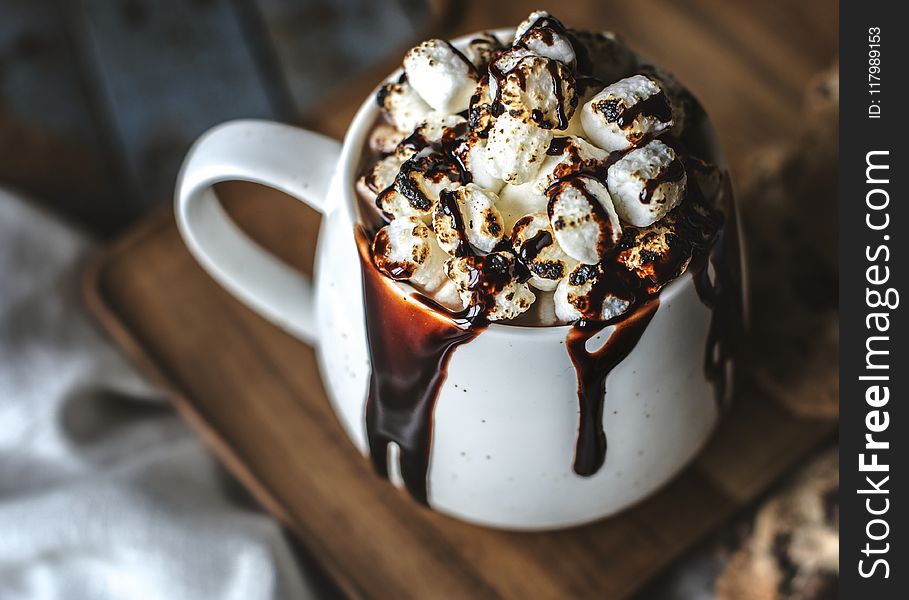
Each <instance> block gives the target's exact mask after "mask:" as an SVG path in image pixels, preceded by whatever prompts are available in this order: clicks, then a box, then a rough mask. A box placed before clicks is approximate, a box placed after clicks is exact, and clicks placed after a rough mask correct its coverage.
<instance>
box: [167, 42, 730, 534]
mask: <svg viewBox="0 0 909 600" xmlns="http://www.w3.org/2000/svg"><path fill="white" fill-rule="evenodd" d="M496 33H497V34H498V35H500V36H501V39H508V38H510V36H511V35H512V33H513V31H512V30H502V31H498V32H496ZM472 37H473V36H466V37H464V38H461V39H459V40H455V41H454V42H453V44H454V45H455V46H456V47H462V46H463V45H464V44H465V43H466V42H467V41H468V40H469V39H471V38H472ZM378 118H379V110H378V107H377V106H376V103H375V101H374V100H373V97H372V96H370V97H369V98H367V99H366V100H365V101H364V102H363V105H362V106H361V107H360V109H359V111H358V112H357V114H356V116H355V117H354V120H353V122H352V123H351V125H350V128H349V129H348V131H347V134H346V136H345V139H344V142H343V144H339V143H338V142H336V141H335V140H332V139H329V138H326V137H324V136H322V135H319V134H316V133H313V132H309V131H304V130H301V129H297V128H294V127H290V126H286V125H280V124H277V123H270V122H265V121H254V120H244V121H234V122H230V123H225V124H223V125H220V126H218V127H215V128H214V129H212V130H211V131H209V132H207V133H206V134H204V135H203V136H202V137H201V138H200V139H199V140H198V141H197V142H196V144H195V145H194V146H193V148H192V149H191V150H190V152H189V154H188V156H187V157H186V160H185V162H184V164H183V168H182V171H181V173H180V177H179V180H178V184H177V192H176V207H175V210H176V216H177V223H178V225H179V228H180V232H181V234H182V236H183V238H184V240H185V242H186V244H187V246H188V247H189V249H190V251H191V252H192V254H193V255H194V256H195V258H196V259H197V260H198V261H199V262H200V263H201V265H202V266H203V267H204V268H205V269H206V270H207V271H208V272H209V273H210V274H211V276H212V277H214V278H215V279H216V280H217V281H218V282H219V283H220V284H221V285H222V286H224V287H225V288H226V289H227V290H228V291H230V292H231V293H232V294H234V295H235V296H236V297H237V298H239V299H240V300H242V301H243V302H245V303H246V304H247V305H248V306H250V307H251V308H252V309H253V310H255V311H256V312H258V313H259V314H261V315H262V316H264V317H265V318H267V319H270V320H271V321H273V322H274V323H275V324H277V325H279V326H280V327H282V328H284V329H285V330H287V331H288V332H290V333H291V334H292V335H294V336H296V337H298V338H299V339H300V340H302V341H303V342H305V343H308V344H312V345H314V346H315V347H316V349H317V356H318V360H319V366H320V369H321V373H322V376H323V379H324V382H325V388H326V390H327V391H328V395H329V398H330V400H331V403H332V406H333V408H334V411H335V413H336V414H337V416H338V418H339V420H340V421H341V423H342V425H343V426H344V429H345V430H346V432H347V434H348V435H349V436H350V438H351V440H353V442H354V444H355V445H356V446H357V448H358V449H359V450H360V451H361V452H362V453H363V454H365V455H368V454H369V440H368V436H367V426H366V413H367V393H368V386H369V382H370V373H371V362H370V353H369V345H368V341H367V327H366V322H365V319H364V310H365V309H364V283H365V282H364V278H363V276H362V274H361V271H362V269H361V266H362V264H363V263H362V261H361V256H362V255H361V253H360V251H359V250H358V239H357V238H358V237H359V236H357V235H356V233H355V232H356V231H357V227H358V211H357V195H356V192H355V189H354V184H355V181H356V179H357V176H358V175H359V168H360V165H361V162H362V159H363V156H364V148H365V146H366V143H367V136H368V134H369V132H370V129H371V128H372V127H373V125H374V124H375V123H376V121H377V119H378ZM711 137H713V136H712V134H711ZM713 139H715V137H713ZM713 145H714V146H716V144H715V143H714V144H713ZM713 154H714V156H711V158H712V159H713V160H714V161H715V162H717V163H718V164H721V165H722V164H723V163H722V157H721V155H720V151H719V149H718V148H714V150H713ZM229 180H244V181H252V182H257V183H260V184H264V185H266V186H270V187H273V188H276V189H278V190H280V191H283V192H285V193H287V194H290V195H291V196H294V197H296V198H297V199H299V200H301V201H303V202H305V203H306V204H308V205H309V206H311V207H313V208H315V209H316V210H318V211H319V212H321V213H322V215H323V220H322V229H321V231H320V234H319V243H318V245H319V247H318V252H317V258H316V266H315V275H314V281H310V280H309V278H308V277H307V276H305V275H304V274H302V273H299V272H296V271H294V270H292V269H290V268H289V267H288V266H286V265H285V264H283V263H282V262H280V261H279V260H278V259H277V258H275V257H273V256H271V255H270V254H268V253H266V252H265V251H264V250H263V249H261V248H260V247H259V246H257V245H256V244H255V243H253V242H252V241H251V240H250V239H249V238H248V237H247V236H246V235H245V234H244V233H243V232H242V231H241V230H240V229H239V228H238V227H237V226H236V225H235V224H234V223H233V222H232V221H231V220H230V218H229V217H228V216H227V214H226V212H225V211H224V210H223V208H222V207H221V205H220V204H219V202H218V200H217V198H216V196H215V194H214V191H213V189H212V186H213V185H214V184H215V183H218V182H222V181H229ZM728 201H729V203H730V206H731V202H732V200H731V198H729V199H728ZM730 228H731V229H733V230H735V232H737V230H738V224H737V223H736V222H735V219H734V218H733V219H729V220H728V222H727V226H726V229H727V230H729V229H730ZM726 237H727V238H734V243H736V244H737V236H726ZM359 243H360V244H362V239H361V240H360V241H359ZM735 260H738V258H736V259H735ZM366 267H367V268H368V269H372V266H371V265H369V264H367V265H366ZM690 269H692V268H690ZM373 270H374V269H373ZM704 274H705V276H706V268H705V270H704ZM368 275H369V273H367V276H368ZM699 279H701V278H699V277H698V276H697V274H696V273H695V274H693V275H688V274H685V275H682V276H680V277H679V278H678V279H676V280H674V281H672V282H671V283H669V284H668V285H667V286H666V287H664V288H663V289H662V290H661V291H660V293H659V296H658V307H655V306H653V305H650V306H649V307H647V306H645V307H642V308H640V309H639V312H642V313H644V312H646V313H648V314H646V315H644V317H643V318H638V319H636V320H637V321H644V323H643V326H642V327H641V331H638V332H636V335H632V337H634V338H635V340H634V341H635V342H636V344H630V346H629V350H630V352H628V354H627V356H624V358H623V360H621V362H619V363H618V364H617V365H616V366H615V367H614V368H613V369H612V370H611V372H610V373H609V376H608V378H607V379H606V384H605V394H606V395H605V398H606V400H605V403H602V402H601V403H600V405H601V407H598V408H596V409H595V410H594V411H593V413H592V414H593V416H594V418H595V419H596V421H597V422H596V423H593V427H594V430H595V431H603V432H605V436H606V440H608V455H607V457H606V460H605V463H604V464H602V466H601V467H600V468H599V469H598V470H596V471H595V472H593V473H592V474H588V475H587V476H581V475H579V474H578V473H576V472H575V469H574V468H573V465H574V464H575V458H576V452H577V451H578V447H579V446H578V444H579V442H578V439H579V429H580V428H583V427H584V426H585V425H584V424H583V423H581V421H582V420H583V417H584V415H583V411H582V410H581V409H580V408H579V391H578V390H579V383H578V372H579V370H578V371H576V368H575V364H573V362H572V358H571V356H570V355H569V351H568V350H567V348H566V345H567V344H568V341H569V337H570V336H571V335H572V332H573V331H574V330H573V328H572V327H571V326H568V325H564V326H550V327H525V326H515V325H506V324H498V323H492V324H490V325H489V326H488V327H486V328H485V329H484V330H483V331H482V332H475V334H473V335H471V336H470V337H471V339H470V341H469V342H468V343H461V344H460V345H457V347H454V348H453V349H452V348H449V349H448V351H447V353H445V356H444V358H445V359H447V360H448V362H447V366H446V364H445V360H441V361H440V360H438V359H439V356H440V355H439V353H436V355H435V356H431V355H430V356H426V357H424V358H425V360H422V361H416V362H415V364H413V365H409V366H410V368H412V369H414V376H415V377H421V378H424V379H425V378H432V376H434V375H438V376H440V377H441V384H440V385H439V389H438V394H437V396H436V397H435V398H428V399H426V402H424V406H421V407H418V408H419V409H420V410H422V411H423V413H424V414H423V415H422V417H421V418H423V419H425V422H422V423H420V422H415V423H414V424H415V425H417V426H420V427H423V428H426V429H427V431H424V434H427V435H426V437H424V438H423V441H424V442H425V446H426V447H425V448H410V449H409V455H410V458H411V459H413V458H414V457H413V454H414V452H420V451H422V452H424V453H425V456H423V457H422V461H423V463H425V464H424V465H423V471H424V472H423V474H422V476H423V477H425V482H424V483H423V484H422V486H421V485H414V484H413V476H412V474H411V477H410V478H409V479H410V480H409V482H408V486H407V487H408V489H410V491H411V493H412V494H413V495H415V496H417V497H418V499H421V498H420V495H421V493H422V494H425V501H426V502H427V503H428V505H429V506H430V507H431V508H433V509H435V510H437V511H440V512H442V513H445V514H448V515H451V516H454V517H457V518H459V519H463V520H466V521H470V522H474V523H478V524H482V525H486V526H491V527H499V528H507V529H524V530H534V529H551V528H558V527H566V526H571V525H577V524H581V523H585V522H589V521H592V520H595V519H598V518H601V517H604V516H607V515H611V514H614V513H616V512H618V511H620V510H622V509H624V508H626V507H628V506H630V505H632V504H634V503H636V502H638V501H640V500H642V499H643V498H645V497H647V496H648V495H650V494H651V493H653V492H654V491H655V490H657V489H658V488H660V487H661V486H663V485H664V484H666V483H667V482H668V481H669V480H670V479H671V478H672V477H673V476H674V475H676V474H677V473H678V472H679V471H680V470H681V469H682V468H683V467H684V466H685V465H687V464H688V463H689V461H691V459H692V458H693V457H694V456H695V455H696V454H697V452H698V451H699V449H700V448H701V447H702V446H703V445H704V443H705V442H706V440H707V439H708V437H709V435H710V433H711V432H712V430H713V429H714V427H715V426H716V424H717V421H718V418H719V413H720V410H719V405H718V403H717V401H716V399H715V392H716V389H715V388H717V387H719V383H718V382H717V381H716V374H715V373H713V374H712V373H711V369H705V348H706V347H707V345H708V342H709V341H710V336H711V335H715V334H716V330H717V328H718V327H722V324H717V323H716V321H715V312H714V310H712V307H711V302H705V301H704V300H703V296H704V293H703V290H702V289H700V288H702V284H699V283H698V280H699ZM366 285H367V286H368V285H373V286H375V285H380V286H381V285H384V286H388V287H387V289H386V290H385V292H386V293H388V295H389V297H391V296H394V297H396V298H397V299H398V301H399V302H404V303H406V304H407V308H406V310H408V311H411V312H412V313H413V314H419V315H422V318H423V319H424V320H428V321H430V322H432V321H433V320H439V322H440V323H443V322H446V319H448V317H446V316H444V315H442V314H441V313H438V312H435V311H434V309H432V308H430V307H429V306H428V305H426V304H424V303H422V302H420V301H419V300H418V299H417V298H416V297H414V296H413V295H411V294H405V293H402V290H404V289H405V288H404V287H401V286H402V285H403V284H400V283H396V282H393V281H392V280H389V279H384V278H382V279H373V280H372V283H371V284H369V283H368V282H366ZM373 289H374V290H375V287H374V288H373ZM380 291H381V290H380ZM411 292H412V290H411ZM375 306H377V305H375V304H373V309H374V308H375ZM654 308H656V310H654ZM414 311H416V312H415V313H414ZM379 316H380V315H373V319H374V320H375V319H377V318H378V317H379ZM631 320H634V319H631ZM647 321H649V323H648V322H647ZM405 322H406V321H405ZM447 323H448V325H450V320H449V322H447ZM616 331H618V328H616V327H606V328H605V329H602V331H601V332H600V333H598V334H597V335H594V336H593V337H591V338H590V339H589V340H586V341H582V342H581V343H582V344H583V345H585V346H586V350H587V351H588V352H591V353H594V351H595V350H596V349H597V347H598V346H603V345H604V344H607V345H608V344H609V343H610V340H611V336H612V337H618V336H616ZM638 335H639V336H640V337H639V339H637V336H638ZM611 341H612V342H615V340H611ZM382 362H387V361H382ZM440 363H441V364H440ZM706 363H708V364H709V363H710V353H709V352H708V354H707V360H706ZM726 366H727V365H719V368H720V370H722V369H724V368H725V367H726ZM401 367H404V368H406V367H408V365H399V368H401ZM436 369H439V372H436ZM723 379H724V377H723ZM727 388H728V386H727ZM725 391H726V393H727V394H728V391H729V390H728V389H726V390H725ZM433 400H434V403H433ZM600 400H602V398H600ZM586 416H587V418H588V420H589V418H590V415H589V414H588V415H586ZM586 426H588V427H589V426H591V424H590V423H587V425H586ZM600 427H602V429H600ZM404 452H405V450H402V449H401V448H399V447H398V446H397V445H395V444H390V445H389V452H388V456H387V470H388V476H389V478H390V479H391V480H392V482H394V483H395V484H396V485H398V486H399V487H400V486H403V485H404V483H405V481H404V480H405V479H408V477H406V476H407V473H406V472H405V473H404V474H403V475H404V476H402V471H401V470H402V467H403V468H404V469H405V471H406V470H407V469H413V468H414V466H413V464H406V463H405V461H404V460H403V458H404V457H403V454H404ZM382 458H383V459H384V458H385V457H382ZM416 458H417V462H419V461H420V457H419V456H417V457H416ZM378 462H379V463H381V462H383V460H382V459H380V460H379V461H378ZM411 462H412V461H411ZM382 467H384V465H381V466H380V468H379V470H380V471H382V470H383V468H382ZM415 488H416V489H415Z"/></svg>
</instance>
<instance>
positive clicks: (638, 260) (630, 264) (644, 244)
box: [617, 211, 692, 292]
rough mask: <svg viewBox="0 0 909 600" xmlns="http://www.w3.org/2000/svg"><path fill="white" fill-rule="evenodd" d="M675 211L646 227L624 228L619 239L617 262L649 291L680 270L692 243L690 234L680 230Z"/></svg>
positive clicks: (683, 266)
mask: <svg viewBox="0 0 909 600" xmlns="http://www.w3.org/2000/svg"><path fill="white" fill-rule="evenodd" d="M677 212H678V211H676V212H672V213H669V214H668V215H666V216H665V217H664V218H662V219H660V220H659V221H657V222H656V223H654V224H653V225H650V226H649V227H643V228H637V227H626V228H625V231H624V232H623V235H622V240H621V241H620V242H619V246H620V247H621V248H622V250H621V251H620V252H619V253H618V256H617V258H618V260H619V262H620V263H622V264H623V265H625V268H627V269H628V270H629V271H631V272H632V273H634V274H635V275H636V276H637V277H639V278H640V279H644V280H646V282H647V287H648V289H649V290H650V291H651V292H656V291H657V290H659V289H660V288H661V287H663V286H664V285H666V284H667V283H669V282H670V281H672V280H673V279H675V278H676V277H678V276H679V275H681V274H682V273H684V272H685V269H686V268H688V263H689V262H690V261H691V252H692V245H691V241H690V240H689V239H687V238H688V237H689V236H690V234H688V235H686V232H684V231H683V230H682V227H681V226H680V223H679V219H678V216H677Z"/></svg>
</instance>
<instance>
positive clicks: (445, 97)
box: [404, 40, 478, 114]
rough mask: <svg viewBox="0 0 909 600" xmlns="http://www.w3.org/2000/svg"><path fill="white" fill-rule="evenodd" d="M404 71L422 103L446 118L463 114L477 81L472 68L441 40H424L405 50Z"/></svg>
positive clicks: (458, 53) (459, 54)
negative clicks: (444, 114) (453, 114)
mask: <svg viewBox="0 0 909 600" xmlns="http://www.w3.org/2000/svg"><path fill="white" fill-rule="evenodd" d="M404 71H405V72H406V73H407V79H408V81H410V85H412V86H413V88H414V89H415V90H416V91H417V93H418V94H420V96H421V97H422V98H423V100H425V101H426V103H427V104H429V105H430V106H431V107H432V108H433V109H434V110H437V111H439V112H442V113H446V114H452V113H457V112H461V111H462V110H467V106H468V104H469V103H470V97H471V96H472V95H473V91H474V88H475V87H476V85H477V79H478V77H477V72H476V69H474V66H473V64H471V62H470V61H469V60H467V58H466V57H465V56H464V55H463V54H461V53H460V52H458V51H457V50H456V49H455V48H454V46H452V45H451V44H449V43H448V42H446V41H444V40H427V41H425V42H423V43H421V44H420V45H418V46H415V47H414V48H411V49H410V50H408V51H407V54H405V55H404Z"/></svg>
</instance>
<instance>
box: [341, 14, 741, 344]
mask: <svg viewBox="0 0 909 600" xmlns="http://www.w3.org/2000/svg"><path fill="white" fill-rule="evenodd" d="M516 29H517V28H516V27H504V28H492V29H483V30H480V31H475V32H472V33H468V34H465V35H462V36H458V37H457V38H454V39H452V40H449V42H450V43H451V44H452V45H453V46H455V47H456V48H458V50H462V49H463V47H464V46H465V45H466V44H467V43H468V42H469V41H470V40H471V39H472V38H474V37H475V36H477V35H479V34H481V33H487V32H491V33H493V34H494V35H495V36H496V37H497V38H500V39H501V37H507V38H508V39H510V38H511V37H513V36H514V32H515V31H516ZM632 51H633V50H632ZM635 54H637V53H635ZM402 72H403V68H401V67H398V68H397V69H395V70H394V71H392V72H391V73H390V74H389V75H388V76H387V77H385V78H384V79H382V81H381V82H380V83H378V84H377V85H376V86H375V87H374V88H373V89H372V91H371V92H370V94H369V95H368V96H366V98H365V99H364V100H363V103H362V104H361V105H360V108H358V109H357V112H356V114H355V115H354V118H353V119H352V120H351V122H350V125H348V126H347V131H346V133H345V134H344V140H343V141H342V145H341V154H340V157H339V158H338V166H337V170H336V177H338V178H339V181H338V183H339V185H340V186H341V193H342V194H343V201H342V203H341V204H342V206H343V210H345V211H346V213H347V215H348V217H350V220H351V223H352V224H354V225H356V224H357V223H359V220H358V219H357V210H356V201H357V191H356V180H357V175H358V167H359V164H360V158H361V157H362V155H363V149H364V145H365V143H366V138H367V135H368V134H369V130H370V128H371V127H372V125H373V124H374V123H375V122H376V120H377V118H378V117H379V116H380V112H379V106H378V105H377V104H376V102H375V97H376V93H377V92H378V91H379V88H380V87H381V86H382V85H383V84H385V83H387V82H389V81H394V80H396V79H397V78H398V77H399V76H400V75H401V73H402ZM708 127H709V128H710V133H711V136H712V137H713V138H716V137H717V136H716V131H715V130H714V128H713V122H712V121H711V120H710V119H709V118H708ZM713 145H714V147H715V148H714V155H715V156H714V158H716V159H717V163H718V164H719V165H720V166H721V167H722V168H723V170H724V171H725V172H726V173H727V175H728V167H727V166H726V161H725V156H724V154H723V150H722V147H721V146H720V145H719V141H718V140H717V139H714V144H713ZM731 201H732V202H735V201H736V200H735V195H734V194H733V196H732V198H731ZM728 225H729V224H728V223H727V224H724V227H725V226H728ZM732 225H733V226H735V227H738V223H734V224H732ZM686 275H690V274H689V272H688V270H687V269H686V270H685V272H684V273H682V274H681V275H679V276H678V277H676V278H675V279H673V280H672V281H670V282H669V283H667V284H666V285H665V286H663V287H662V288H661V289H660V291H659V293H658V294H657V296H656V297H657V298H659V299H660V301H661V302H662V301H670V300H672V299H673V298H674V297H675V296H677V295H678V294H680V293H681V292H682V290H683V289H685V288H686V287H693V286H694V280H693V278H692V277H690V276H688V277H686ZM395 283H398V282H395ZM404 285H407V287H408V288H409V289H411V290H412V291H413V292H415V293H417V294H420V293H421V292H420V291H419V290H417V289H416V288H414V287H413V286H410V285H409V284H406V283H405V284H404ZM638 308H639V307H638ZM638 308H635V309H634V310H637V309H638ZM425 310H427V311H430V312H433V313H435V311H433V310H432V309H431V308H429V307H428V306H427V307H425ZM440 316H443V315H440ZM572 327H574V326H573V325H571V324H561V325H512V324H507V323H498V322H495V321H493V322H491V323H489V324H488V325H487V326H486V332H485V333H484V335H488V334H490V333H500V334H508V333H514V334H521V335H533V334H535V335H546V334H548V333H549V332H555V333H559V334H561V336H562V337H564V335H566V334H567V332H568V331H569V330H570V329H571V328H572Z"/></svg>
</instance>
